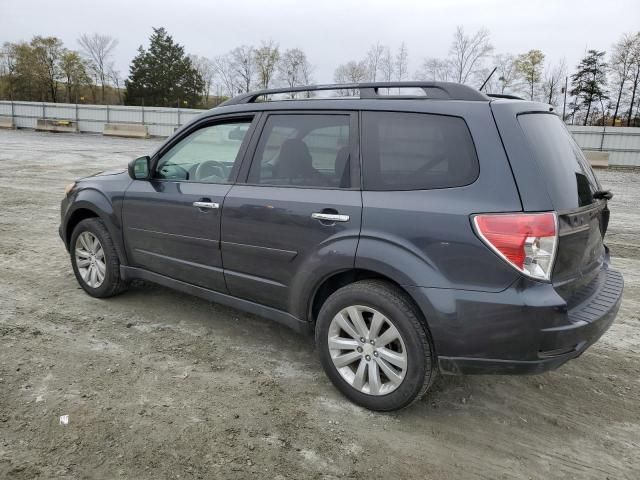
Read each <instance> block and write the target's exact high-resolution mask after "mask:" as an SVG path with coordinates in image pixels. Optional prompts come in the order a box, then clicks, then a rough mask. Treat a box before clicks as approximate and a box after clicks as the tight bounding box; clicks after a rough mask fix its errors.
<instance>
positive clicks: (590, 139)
mask: <svg viewBox="0 0 640 480" xmlns="http://www.w3.org/2000/svg"><path fill="white" fill-rule="evenodd" d="M568 128H569V130H570V131H571V134H572V135H573V138H575V140H576V143H577V144H578V145H580V148H582V149H583V150H592V151H602V152H609V165H620V166H635V167H640V128H638V127H611V126H609V127H582V126H577V125H568Z"/></svg>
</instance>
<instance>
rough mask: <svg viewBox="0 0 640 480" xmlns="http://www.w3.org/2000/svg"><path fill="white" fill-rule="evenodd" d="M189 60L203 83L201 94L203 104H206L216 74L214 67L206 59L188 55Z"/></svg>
mask: <svg viewBox="0 0 640 480" xmlns="http://www.w3.org/2000/svg"><path fill="white" fill-rule="evenodd" d="M189 59H190V60H191V64H192V65H193V68H195V69H196V70H197V71H198V73H199V74H200V76H201V77H202V81H203V82H204V92H202V93H203V94H204V98H205V103H206V104H208V103H209V95H210V94H211V87H212V86H213V79H214V77H215V73H216V70H215V66H214V65H213V62H212V61H211V60H209V59H208V58H207V57H201V56H198V55H189Z"/></svg>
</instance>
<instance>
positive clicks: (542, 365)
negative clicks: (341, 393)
mask: <svg viewBox="0 0 640 480" xmlns="http://www.w3.org/2000/svg"><path fill="white" fill-rule="evenodd" d="M599 277H600V280H599V281H598V282H597V284H596V285H595V288H593V289H592V291H590V292H589V295H588V296H587V297H586V298H584V299H583V301H582V302H581V303H579V304H578V305H575V306H574V307H573V308H570V309H569V308H567V306H566V303H565V302H564V301H563V300H562V299H561V298H560V297H559V296H558V294H557V293H556V292H555V290H554V289H553V286H552V285H550V284H538V285H532V284H528V285H526V288H523V284H519V285H514V286H512V287H510V288H509V289H507V290H505V291H504V292H500V293H497V294H490V293H484V292H469V291H466V292H465V291H454V292H455V293H453V294H452V296H453V297H454V298H452V299H450V301H449V302H447V301H446V300H445V301H444V302H442V301H440V300H443V299H442V298H440V299H439V300H436V302H435V304H434V303H433V302H428V303H425V302H424V301H422V302H421V301H420V300H418V303H419V304H421V305H420V306H421V307H423V311H424V312H425V317H426V318H427V319H428V323H429V327H430V329H431V333H432V336H433V338H434V343H435V347H436V352H437V354H438V364H439V368H440V371H441V372H442V373H444V374H530V373H542V372H545V371H548V370H552V369H554V368H558V367H559V366H560V365H562V364H564V363H565V362H567V361H568V360H571V359H572V358H575V357H577V356H579V355H581V354H582V353H583V352H584V351H585V350H586V349H587V348H588V347H590V346H591V345H593V343H595V342H596V341H597V340H598V339H599V338H600V337H601V336H602V335H603V334H604V333H605V332H606V331H607V329H608V328H609V327H610V326H611V324H612V323H613V320H614V318H615V317H616V315H617V313H618V310H619V308H620V304H621V302H622V291H623V287H624V281H623V278H622V274H621V273H620V272H617V271H615V270H610V269H609V268H608V266H605V267H604V268H603V270H602V272H601V273H600V275H599ZM422 290H428V289H422ZM440 296H441V297H442V294H440ZM432 298H433V296H432ZM436 298H437V297H436ZM423 299H424V297H423ZM447 303H449V305H447ZM443 307H444V308H443ZM429 309H431V312H429V311H428V310H429ZM431 320H435V321H431Z"/></svg>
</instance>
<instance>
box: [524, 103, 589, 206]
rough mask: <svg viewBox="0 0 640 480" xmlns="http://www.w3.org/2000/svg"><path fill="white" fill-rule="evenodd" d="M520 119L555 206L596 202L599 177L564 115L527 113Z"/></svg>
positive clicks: (583, 204) (582, 204)
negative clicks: (574, 136)
mask: <svg viewBox="0 0 640 480" xmlns="http://www.w3.org/2000/svg"><path fill="white" fill-rule="evenodd" d="M518 122H519V123H520V126H521V127H522V129H523V130H524V133H525V136H526V137H527V140H528V141H529V148H530V149H531V151H532V152H533V156H534V158H535V160H536V161H537V163H538V166H539V167H540V170H541V173H542V175H543V176H544V179H545V183H546V185H547V190H548V192H549V196H550V197H551V201H552V202H553V206H554V207H555V208H556V209H557V210H565V209H571V208H577V207H583V206H585V205H590V204H591V203H593V192H595V191H596V190H599V187H598V181H597V180H596V177H595V175H594V173H593V170H592V169H591V165H589V162H588V161H587V160H586V159H585V158H584V155H583V153H582V150H581V149H580V147H579V146H578V145H577V144H576V142H575V141H574V140H573V137H572V136H571V134H570V133H569V131H568V130H567V129H566V127H565V126H564V125H563V124H562V121H561V120H560V118H558V117H557V116H556V115H554V114H550V113H527V114H523V115H519V116H518Z"/></svg>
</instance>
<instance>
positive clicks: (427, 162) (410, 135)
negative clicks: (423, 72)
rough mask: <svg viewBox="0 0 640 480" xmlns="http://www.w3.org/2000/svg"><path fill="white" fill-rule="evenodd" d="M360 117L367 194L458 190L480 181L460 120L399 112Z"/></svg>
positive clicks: (472, 151)
mask: <svg viewBox="0 0 640 480" xmlns="http://www.w3.org/2000/svg"><path fill="white" fill-rule="evenodd" d="M362 117H363V122H362V158H363V172H362V175H363V180H364V188H365V190H425V189H433V188H448V187H459V186H463V185H468V184H470V183H472V182H473V181H474V180H475V179H476V178H478V172H479V166H478V158H477V156H476V151H475V148H474V146H473V141H472V139H471V134H470V133H469V129H468V128H467V125H466V123H465V122H464V120H462V119H461V118H458V117H449V116H444V115H429V114H422V113H396V112H364V113H363V115H362Z"/></svg>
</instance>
